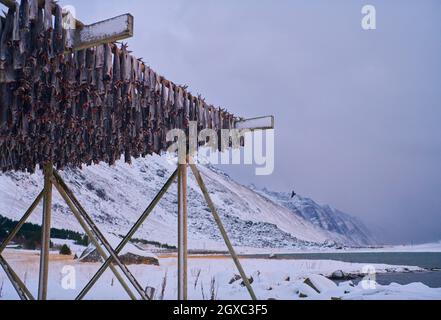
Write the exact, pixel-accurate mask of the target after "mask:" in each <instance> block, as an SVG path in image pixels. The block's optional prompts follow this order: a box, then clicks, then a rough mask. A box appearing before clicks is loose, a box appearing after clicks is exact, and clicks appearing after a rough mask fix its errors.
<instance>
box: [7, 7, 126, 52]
mask: <svg viewBox="0 0 441 320" xmlns="http://www.w3.org/2000/svg"><path fill="white" fill-rule="evenodd" d="M0 3H2V4H3V5H5V6H6V7H8V8H11V9H14V8H15V6H16V4H17V2H16V1H15V0H0ZM39 5H40V7H41V6H44V0H39ZM52 12H53V13H55V3H53V8H52ZM133 26H134V18H133V16H132V15H131V14H123V15H120V16H117V17H114V18H110V19H107V20H104V21H100V22H97V23H94V24H91V25H84V23H82V22H81V21H79V20H76V19H75V29H73V30H68V32H71V33H72V36H71V37H69V39H70V40H69V41H68V43H67V47H68V48H72V49H73V50H82V49H87V48H91V47H95V46H97V45H100V44H104V43H111V42H115V41H119V40H123V39H127V38H130V37H133Z"/></svg>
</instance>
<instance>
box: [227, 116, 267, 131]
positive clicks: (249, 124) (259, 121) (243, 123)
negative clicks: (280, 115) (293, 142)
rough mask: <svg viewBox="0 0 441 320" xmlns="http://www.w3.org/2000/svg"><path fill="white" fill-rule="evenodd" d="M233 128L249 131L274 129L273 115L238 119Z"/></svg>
mask: <svg viewBox="0 0 441 320" xmlns="http://www.w3.org/2000/svg"><path fill="white" fill-rule="evenodd" d="M235 128H236V129H247V130H251V131H253V130H270V129H274V116H267V117H258V118H252V119H243V120H238V121H236V123H235Z"/></svg>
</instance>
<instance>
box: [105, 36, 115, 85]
mask: <svg viewBox="0 0 441 320" xmlns="http://www.w3.org/2000/svg"><path fill="white" fill-rule="evenodd" d="M112 77H113V59H112V47H111V45H110V44H105V45H104V79H103V80H104V81H106V82H108V81H110V80H111V79H112Z"/></svg>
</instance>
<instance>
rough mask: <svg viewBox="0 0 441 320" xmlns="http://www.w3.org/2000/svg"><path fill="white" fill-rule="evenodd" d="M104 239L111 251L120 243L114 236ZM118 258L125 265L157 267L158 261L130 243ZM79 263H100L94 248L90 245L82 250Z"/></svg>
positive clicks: (154, 256)
mask: <svg viewBox="0 0 441 320" xmlns="http://www.w3.org/2000/svg"><path fill="white" fill-rule="evenodd" d="M106 238H107V239H108V241H109V243H110V245H111V246H112V248H113V249H115V248H116V247H117V246H118V244H119V242H120V241H121V239H119V238H118V237H116V236H114V235H107V236H106ZM118 256H119V258H120V259H121V261H122V262H123V263H124V264H125V265H133V264H148V265H154V266H159V259H158V257H157V256H156V255H154V254H153V253H151V252H149V251H145V250H141V249H139V248H138V247H136V246H134V245H133V244H131V243H128V244H127V245H126V246H125V247H124V249H123V250H122V251H121V253H120V254H119V255H118ZM79 261H81V262H88V263H91V262H100V261H102V259H101V256H100V255H99V253H98V252H97V250H96V248H95V246H94V245H92V244H91V245H89V246H88V247H87V248H86V249H84V251H83V253H82V254H81V255H80V257H79Z"/></svg>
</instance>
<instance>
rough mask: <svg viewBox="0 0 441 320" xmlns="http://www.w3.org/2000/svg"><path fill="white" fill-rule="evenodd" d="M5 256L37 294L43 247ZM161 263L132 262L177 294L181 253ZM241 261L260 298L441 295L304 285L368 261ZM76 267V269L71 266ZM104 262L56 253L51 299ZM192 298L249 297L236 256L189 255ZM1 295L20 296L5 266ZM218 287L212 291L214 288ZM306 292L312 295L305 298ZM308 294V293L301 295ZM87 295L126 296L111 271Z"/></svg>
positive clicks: (355, 270)
mask: <svg viewBox="0 0 441 320" xmlns="http://www.w3.org/2000/svg"><path fill="white" fill-rule="evenodd" d="M4 256H5V258H6V259H7V260H8V261H9V263H10V264H11V265H12V266H13V267H14V268H15V270H16V272H17V273H18V275H19V276H20V277H21V278H22V279H23V281H24V282H25V283H26V284H27V285H28V287H29V288H30V289H31V291H32V292H33V293H35V292H36V290H37V287H38V259H39V255H38V252H32V251H15V250H7V251H6V252H5V255H4ZM160 264H161V265H160V266H159V267H156V266H129V269H130V270H131V272H132V273H133V274H134V276H135V277H136V278H137V279H138V281H139V282H140V284H141V285H142V286H143V287H153V288H155V289H156V299H159V298H160V295H161V294H160V292H161V288H162V283H163V282H164V278H166V287H165V294H164V299H168V300H172V299H176V292H177V291H176V258H175V257H173V256H162V257H160ZM242 264H243V266H244V268H245V271H246V273H247V274H248V275H251V276H252V278H253V288H254V290H255V291H256V294H257V296H258V298H259V299H261V300H266V299H283V300H291V299H292V300H297V299H439V300H441V289H430V288H428V287H426V286H424V285H422V284H411V285H407V286H400V285H396V284H392V285H390V286H380V285H376V286H375V288H367V289H364V288H363V286H362V284H360V285H358V286H353V285H351V283H350V282H345V283H342V284H340V285H339V286H336V285H335V286H329V285H327V284H326V283H328V284H329V282H327V281H324V280H320V278H319V279H318V280H316V281H319V282H320V283H321V284H322V285H321V286H322V289H323V288H324V289H323V290H324V291H323V292H322V293H320V294H319V293H317V292H315V291H314V290H313V289H312V290H311V287H308V286H306V285H305V284H304V281H305V279H306V278H308V277H310V276H311V275H323V276H330V275H331V274H332V273H333V272H334V271H337V270H342V271H344V272H345V273H349V274H362V273H363V268H364V267H365V265H364V264H358V263H344V262H338V261H307V260H253V259H243V260H242ZM72 267H73V268H72ZM99 267H100V264H90V263H85V264H84V263H80V262H78V261H74V260H72V258H71V257H62V256H60V255H58V254H55V253H54V254H52V255H51V265H50V275H51V277H50V282H49V298H50V299H53V300H63V299H67V300H70V299H74V298H75V297H76V295H77V294H78V293H79V292H80V290H81V289H82V288H83V286H84V285H85V284H86V283H87V281H88V280H89V279H90V278H91V277H92V276H93V274H94V273H95V272H96V271H97V270H98V268H99ZM373 267H374V268H375V269H376V270H377V272H380V273H382V272H386V271H395V272H404V271H407V270H410V271H419V270H421V269H419V268H417V267H405V266H389V265H380V264H377V265H373ZM72 270H74V275H75V280H76V281H75V282H74V283H75V285H76V286H75V289H68V290H65V289H63V287H62V283H66V280H67V279H70V278H69V276H71V275H73V273H72ZM188 271H189V279H188V282H189V297H190V299H192V300H200V299H209V298H210V296H211V292H212V291H213V292H214V295H215V297H216V299H218V300H224V299H228V300H230V299H233V300H242V299H248V298H249V296H248V293H247V291H246V289H245V288H244V287H243V286H242V285H241V282H242V281H241V280H237V281H234V282H233V281H232V279H233V278H234V277H235V275H236V274H237V271H236V269H235V266H234V263H233V261H232V260H231V259H227V258H224V257H217V256H211V257H210V256H192V257H191V258H190V260H189V267H188ZM0 288H1V289H0V299H4V300H7V299H17V296H16V294H15V291H14V289H13V288H12V286H11V285H10V284H9V282H8V279H7V277H6V275H5V274H4V273H3V271H1V272H0ZM212 289H213V290H212ZM305 295H307V297H304V296H305ZM301 297H304V298H301ZM87 299H93V300H98V299H105V300H116V299H127V294H126V293H125V292H124V291H123V289H122V288H121V286H120V285H119V283H118V282H117V280H116V279H115V277H114V275H113V274H112V273H111V271H106V273H105V274H104V275H103V277H102V278H101V279H100V280H99V282H98V283H97V287H95V288H94V289H92V291H91V292H90V294H89V295H88V296H87Z"/></svg>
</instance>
